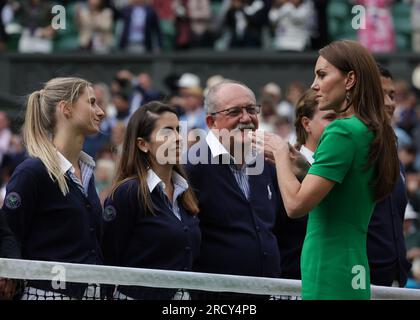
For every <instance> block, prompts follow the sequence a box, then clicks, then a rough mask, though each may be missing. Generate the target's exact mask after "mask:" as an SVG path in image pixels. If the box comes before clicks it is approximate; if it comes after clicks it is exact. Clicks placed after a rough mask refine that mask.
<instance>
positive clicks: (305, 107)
mask: <svg viewBox="0 0 420 320" xmlns="http://www.w3.org/2000/svg"><path fill="white" fill-rule="evenodd" d="M315 97H316V93H315V91H314V90H312V89H308V90H306V91H305V93H304V94H303V95H302V96H301V97H300V99H299V101H298V103H297V104H296V120H295V129H296V144H295V148H296V149H298V150H299V149H300V147H301V146H302V145H304V144H305V143H306V139H308V133H307V132H306V130H305V128H304V127H303V124H302V119H303V117H307V118H308V119H312V118H313V117H314V115H315V112H316V111H317V108H318V103H317V102H316V99H315Z"/></svg>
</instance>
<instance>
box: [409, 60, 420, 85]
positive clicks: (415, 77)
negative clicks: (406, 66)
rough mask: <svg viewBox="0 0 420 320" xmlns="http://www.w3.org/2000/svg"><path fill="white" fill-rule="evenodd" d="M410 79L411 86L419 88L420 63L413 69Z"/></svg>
mask: <svg viewBox="0 0 420 320" xmlns="http://www.w3.org/2000/svg"><path fill="white" fill-rule="evenodd" d="M411 81H412V82H413V86H414V87H416V89H419V90H420V64H419V65H418V66H417V67H416V68H415V69H414V71H413V75H412V76H411Z"/></svg>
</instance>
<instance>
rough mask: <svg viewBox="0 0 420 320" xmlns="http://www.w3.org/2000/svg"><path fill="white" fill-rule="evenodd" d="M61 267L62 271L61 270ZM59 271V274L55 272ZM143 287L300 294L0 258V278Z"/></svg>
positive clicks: (254, 280)
mask: <svg viewBox="0 0 420 320" xmlns="http://www.w3.org/2000/svg"><path fill="white" fill-rule="evenodd" d="M63 270H64V272H63ZM59 272H61V275H59V274H58V273H59ZM59 276H61V277H63V279H60V280H61V281H66V282H75V283H98V284H108V285H120V286H121V285H125V286H145V287H155V288H174V289H179V288H182V289H187V290H200V291H211V292H235V293H246V294H255V295H269V296H295V297H299V296H300V295H301V281H299V280H289V279H275V278H262V277H248V276H235V275H223V274H209V273H198V272H184V271H182V272H181V271H169V270H155V269H140V268H125V267H114V266H102V265H86V264H73V263H61V262H50V261H34V260H17V259H0V278H9V279H25V280H49V281H51V280H52V279H55V280H57V279H58V278H57V277H59ZM371 290H372V299H397V300H420V290H416V289H402V288H390V287H380V286H371Z"/></svg>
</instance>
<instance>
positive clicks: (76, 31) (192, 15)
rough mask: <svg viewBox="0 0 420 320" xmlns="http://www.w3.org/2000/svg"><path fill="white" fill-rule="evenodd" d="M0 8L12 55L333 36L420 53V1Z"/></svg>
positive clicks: (301, 44) (1, 29) (316, 44)
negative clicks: (360, 6) (14, 52)
mask: <svg viewBox="0 0 420 320" xmlns="http://www.w3.org/2000/svg"><path fill="white" fill-rule="evenodd" d="M55 5H61V6H63V7H64V8H65V10H64V17H65V19H64V17H63V16H62V15H61V14H63V12H61V11H60V10H59V9H57V8H56V9H54V10H52V9H53V7H54V6H55ZM356 5H362V6H363V7H364V8H365V10H364V15H363V18H364V19H362V20H360V19H359V18H360V15H358V11H353V10H352V9H353V8H354V6H356ZM0 13H1V15H0V50H11V51H13V50H16V51H19V52H43V53H50V52H54V51H77V50H81V51H90V52H96V53H107V52H115V51H126V52H132V53H142V52H153V53H156V52H167V51H171V50H186V49H192V48H208V49H209V48H210V49H216V50H227V49H235V48H262V49H272V50H278V51H304V50H315V49H319V48H321V47H322V46H324V45H325V44H326V43H328V42H329V41H332V40H336V39H338V38H350V39H358V40H359V41H360V42H362V43H363V44H364V45H365V46H366V47H368V48H369V49H370V50H371V51H373V52H394V51H396V50H407V51H410V50H412V51H416V52H419V51H420V25H419V21H420V18H419V17H420V1H419V0H336V1H330V0H316V1H313V0H172V1H168V0H75V1H67V0H61V1H60V0H52V1H49V0H25V1H23V0H0ZM54 19H56V21H55V26H56V27H54V25H53V23H52V21H53V20H54ZM60 19H61V20H60ZM358 19H359V20H358ZM64 20H65V21H64ZM410 21H411V22H410ZM64 22H65V23H64ZM358 26H359V27H358Z"/></svg>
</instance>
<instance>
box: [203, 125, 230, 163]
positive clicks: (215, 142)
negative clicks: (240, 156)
mask: <svg viewBox="0 0 420 320" xmlns="http://www.w3.org/2000/svg"><path fill="white" fill-rule="evenodd" d="M206 142H207V144H208V146H209V148H210V152H211V155H212V157H213V158H216V157H218V156H220V155H223V154H228V155H229V156H230V153H229V152H228V151H227V150H226V148H225V147H224V146H223V144H221V143H220V141H219V139H217V137H216V135H215V134H214V133H213V131H211V130H209V132H208V134H207V136H206Z"/></svg>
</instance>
